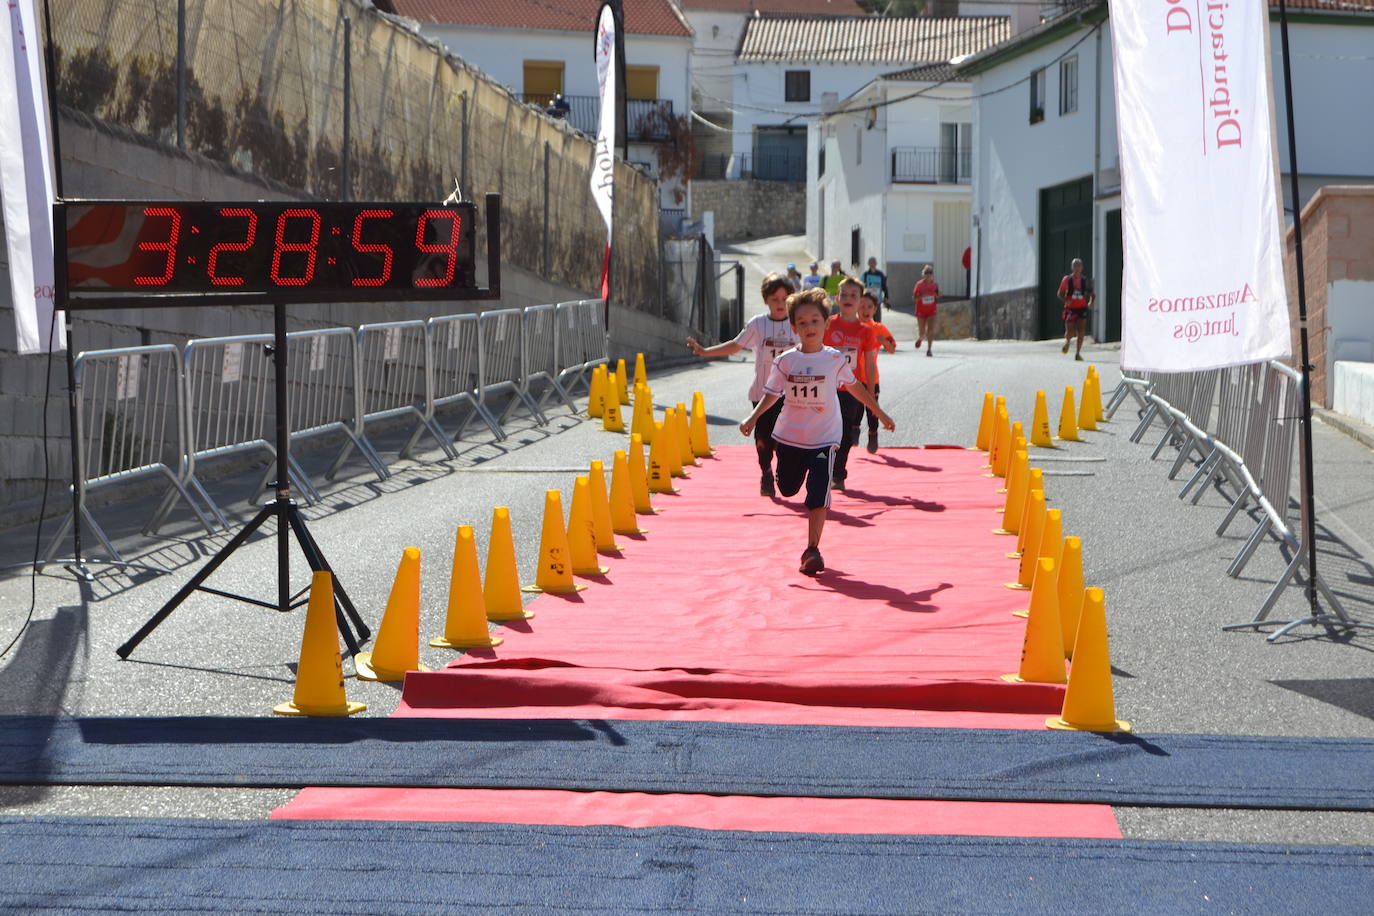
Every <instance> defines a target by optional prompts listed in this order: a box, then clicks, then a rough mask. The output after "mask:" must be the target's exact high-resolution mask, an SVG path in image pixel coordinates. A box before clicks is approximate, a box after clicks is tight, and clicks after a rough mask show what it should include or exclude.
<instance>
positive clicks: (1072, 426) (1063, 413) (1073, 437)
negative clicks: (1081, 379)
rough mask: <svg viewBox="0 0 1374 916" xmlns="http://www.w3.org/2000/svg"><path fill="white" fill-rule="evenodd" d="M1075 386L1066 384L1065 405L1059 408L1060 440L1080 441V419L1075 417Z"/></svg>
mask: <svg viewBox="0 0 1374 916" xmlns="http://www.w3.org/2000/svg"><path fill="white" fill-rule="evenodd" d="M1074 417H1075V413H1074V398H1073V386H1072V385H1065V386H1064V406H1063V407H1061V408H1060V409H1059V441H1060V442H1078V441H1079V438H1078V421H1077V420H1076V419H1074Z"/></svg>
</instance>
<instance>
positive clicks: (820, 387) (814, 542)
mask: <svg viewBox="0 0 1374 916" xmlns="http://www.w3.org/2000/svg"><path fill="white" fill-rule="evenodd" d="M787 313H788V316H789V318H790V319H791V322H792V327H793V328H795V329H796V332H797V336H798V337H799V338H800V339H801V343H800V344H798V345H797V347H796V348H795V349H792V350H788V351H787V352H786V353H783V354H782V355H781V356H779V357H778V358H777V359H776V360H775V361H774V362H773V368H772V370H771V371H770V373H769V375H768V381H767V382H766V383H765V384H764V386H763V391H764V396H763V400H762V401H760V402H759V403H758V404H757V405H755V407H754V412H753V413H751V414H750V415H749V417H748V419H746V420H745V421H744V422H743V423H741V424H740V425H739V431H740V432H741V433H743V434H744V435H746V436H747V435H749V434H750V433H751V432H753V430H754V428H755V424H756V423H758V421H759V418H760V417H762V416H763V415H764V414H765V413H767V412H768V411H769V410H770V409H771V408H772V407H773V405H774V404H775V403H777V402H778V401H779V399H781V398H782V397H783V396H784V395H785V396H786V398H787V400H786V401H784V402H783V407H782V413H781V415H780V416H779V417H778V421H777V424H776V425H775V426H774V428H773V438H774V439H775V440H777V453H778V489H779V490H781V491H782V495H783V496H792V495H794V494H795V493H796V492H797V491H798V490H800V489H801V487H802V484H803V483H805V484H806V498H805V505H806V508H807V519H806V550H804V551H803V552H802V555H801V572H802V573H804V574H805V575H808V576H814V575H816V574H817V573H819V572H820V571H821V570H823V569H825V560H823V559H822V558H821V551H820V543H821V532H822V530H823V529H824V528H825V516H826V508H827V507H828V506H829V505H830V471H831V467H832V465H833V464H834V461H835V452H836V449H837V448H838V446H839V442H840V440H841V439H842V438H844V435H845V426H844V421H843V420H842V418H841V416H840V398H839V391H838V389H839V386H841V385H849V386H851V390H852V392H853V393H852V395H851V397H853V398H855V399H856V400H857V401H858V402H859V403H860V404H861V405H863V406H865V407H871V408H872V409H873V410H874V412H875V413H877V415H878V419H879V420H880V421H881V422H882V424H883V428H884V429H889V430H890V429H896V426H895V425H894V424H893V422H892V418H891V417H889V416H888V415H887V414H885V413H883V411H882V408H880V407H879V406H878V405H877V403H876V402H875V401H874V400H873V398H872V396H871V395H870V394H869V393H868V389H867V388H865V387H863V386H862V385H860V384H858V383H857V380H856V379H855V378H854V373H853V372H852V371H851V370H850V368H849V363H848V361H847V360H846V359H845V357H844V355H843V354H841V353H840V352H839V351H838V350H835V349H834V348H832V347H827V346H825V345H824V344H823V342H822V341H823V339H824V337H825V332H826V317H827V315H828V314H829V309H828V308H826V296H825V293H824V291H823V290H807V291H806V292H803V293H797V294H796V295H793V296H789V297H788V299H787Z"/></svg>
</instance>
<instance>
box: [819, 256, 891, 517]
mask: <svg viewBox="0 0 1374 916" xmlns="http://www.w3.org/2000/svg"><path fill="white" fill-rule="evenodd" d="M863 289H864V288H863V284H862V283H860V282H859V281H858V280H855V279H854V278H853V277H845V278H844V279H843V280H841V281H840V286H839V290H840V292H839V295H837V296H836V297H835V304H836V305H837V306H838V307H839V310H840V313H839V314H838V315H835V316H833V317H832V318H831V319H830V322H829V324H827V325H826V328H825V345H826V346H827V347H834V348H835V349H837V350H839V351H840V353H841V354H843V355H844V357H845V359H846V360H847V361H848V362H849V368H850V371H851V372H853V373H854V378H855V381H854V382H853V383H850V384H848V385H846V386H845V387H844V388H843V389H841V391H840V413H841V414H842V415H843V417H844V430H845V433H846V435H845V436H844V440H843V441H842V442H841V443H840V450H839V452H838V453H837V454H836V456H835V473H834V477H833V482H832V483H831V487H832V488H833V489H836V490H843V489H844V482H845V480H846V478H847V477H848V476H849V470H848V469H849V450H850V448H852V447H853V446H854V444H855V443H856V442H857V438H858V428H859V420H860V419H862V417H863V415H864V406H865V405H864V403H861V402H860V400H859V399H858V398H857V397H856V396H855V394H854V390H855V389H857V388H863V389H864V393H865V394H868V395H870V398H869V400H872V397H871V394H872V388H870V387H869V385H868V380H869V379H871V378H873V377H874V376H875V375H877V373H878V335H877V334H876V333H875V332H874V330H873V328H872V327H871V326H870V325H866V324H864V323H863V322H862V321H860V320H859V301H860V297H861V296H862V295H863Z"/></svg>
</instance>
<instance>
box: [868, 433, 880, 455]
mask: <svg viewBox="0 0 1374 916" xmlns="http://www.w3.org/2000/svg"><path fill="white" fill-rule="evenodd" d="M868 453H869V454H870V455H876V454H878V431H877V430H876V429H875V430H869V433H868Z"/></svg>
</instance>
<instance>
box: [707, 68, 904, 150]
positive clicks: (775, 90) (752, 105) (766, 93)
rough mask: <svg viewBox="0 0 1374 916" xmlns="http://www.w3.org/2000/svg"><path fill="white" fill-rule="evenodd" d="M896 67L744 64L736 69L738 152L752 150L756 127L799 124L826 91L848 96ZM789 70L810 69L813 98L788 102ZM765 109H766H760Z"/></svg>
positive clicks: (818, 106)
mask: <svg viewBox="0 0 1374 916" xmlns="http://www.w3.org/2000/svg"><path fill="white" fill-rule="evenodd" d="M892 69H893V67H891V66H890V65H889V66H884V67H875V66H857V65H838V64H818V63H814V62H804V61H798V62H793V63H781V64H775V63H766V64H764V63H742V64H739V65H738V66H736V68H735V84H734V100H735V108H736V111H735V134H734V147H733V151H734V152H735V153H737V154H738V153H748V152H751V151H752V149H753V144H754V138H753V132H754V128H756V127H800V126H803V125H805V124H806V123H807V121H808V120H810V118H808V117H807V115H808V113H810V112H816V111H820V110H821V109H822V108H823V107H824V104H823V99H824V98H825V97H826V94H827V93H834V95H835V99H836V100H837V101H838V100H840V99H845V98H848V97H849V96H850V95H852V94H853V93H855V92H857V91H858V90H859V89H861V88H863V86H864V85H866V84H867V83H869V82H871V81H872V80H873V79H874V78H875V77H877V76H878V75H879V73H881V72H886V71H889V70H892ZM788 70H808V71H810V73H811V99H810V101H806V102H788V101H785V99H786V93H785V91H784V77H783V74H784V73H785V72H786V71H788ZM758 109H763V110H758Z"/></svg>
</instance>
